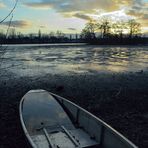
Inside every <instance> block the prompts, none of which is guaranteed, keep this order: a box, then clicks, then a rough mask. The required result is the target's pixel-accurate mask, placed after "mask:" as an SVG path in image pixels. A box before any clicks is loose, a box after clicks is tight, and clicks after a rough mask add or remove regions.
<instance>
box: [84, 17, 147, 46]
mask: <svg viewBox="0 0 148 148" xmlns="http://www.w3.org/2000/svg"><path fill="white" fill-rule="evenodd" d="M81 37H82V39H84V40H85V41H86V42H88V43H93V44H138V43H147V38H146V37H144V36H142V33H141V24H140V23H138V22H137V21H136V20H135V19H131V20H128V21H111V20H110V19H109V18H102V19H100V20H99V21H96V20H91V21H89V22H88V23H87V24H86V25H85V28H84V29H83V30H82V32H81Z"/></svg>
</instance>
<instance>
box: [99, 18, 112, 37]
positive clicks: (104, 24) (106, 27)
mask: <svg viewBox="0 0 148 148" xmlns="http://www.w3.org/2000/svg"><path fill="white" fill-rule="evenodd" d="M98 27H99V29H100V30H101V37H103V38H107V37H108V36H109V35H110V29H111V24H110V21H109V19H107V18H103V19H102V20H101V23H99V24H98Z"/></svg>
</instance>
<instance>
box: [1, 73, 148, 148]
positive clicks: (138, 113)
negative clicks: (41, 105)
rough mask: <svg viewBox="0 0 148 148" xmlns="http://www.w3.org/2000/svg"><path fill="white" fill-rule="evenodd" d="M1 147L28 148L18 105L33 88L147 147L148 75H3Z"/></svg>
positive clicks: (140, 145) (142, 147) (144, 147)
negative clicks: (63, 100)
mask: <svg viewBox="0 0 148 148" xmlns="http://www.w3.org/2000/svg"><path fill="white" fill-rule="evenodd" d="M0 77H1V79H0V96H1V97H0V105H1V106H0V116H1V122H0V127H1V132H0V137H1V142H2V143H1V147H2V148H20V147H21V148H26V147H27V146H26V141H25V137H24V134H23V131H22V129H21V125H20V120H19V112H18V111H19V110H18V107H19V102H20V100H21V98H22V97H23V95H24V94H25V93H26V92H27V91H29V90H31V89H45V90H48V91H50V92H53V93H56V94H58V95H60V96H63V97H65V98H67V99H69V100H71V101H73V102H75V103H76V104H78V105H80V106H81V107H84V108H85V109H87V110H88V111H90V112H92V113H93V114H95V115H96V116H98V117H99V118H101V119H103V120H104V121H105V122H107V123H108V124H110V125H111V126H112V127H113V128H115V129H116V130H118V131H119V132H121V133H122V134H123V135H124V136H126V137H127V138H129V139H130V140H131V141H132V142H134V143H135V144H136V145H138V146H139V147H140V148H147V147H148V134H147V133H148V124H147V123H148V91H147V90H148V74H147V72H139V73H116V74H87V75H85V74H83V75H80V74H79V75H78V74H75V75H51V74H47V75H45V76H42V77H41V76H40V77H17V76H16V75H13V74H12V73H8V72H7V71H6V72H3V73H1V75H0Z"/></svg>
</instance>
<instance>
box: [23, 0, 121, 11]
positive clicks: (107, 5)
mask: <svg viewBox="0 0 148 148" xmlns="http://www.w3.org/2000/svg"><path fill="white" fill-rule="evenodd" d="M24 5H25V6H28V7H33V8H44V7H45V6H46V7H50V8H53V9H55V10H56V11H57V12H61V13H62V12H63V13H65V12H78V11H83V12H93V11H95V10H97V9H103V10H106V11H113V10H116V9H118V8H119V5H120V1H119V0H89V1H87V0H62V2H61V0H42V1H41V2H30V3H24Z"/></svg>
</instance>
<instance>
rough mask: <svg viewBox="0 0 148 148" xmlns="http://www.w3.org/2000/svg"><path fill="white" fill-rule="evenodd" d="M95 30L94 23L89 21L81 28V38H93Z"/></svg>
mask: <svg viewBox="0 0 148 148" xmlns="http://www.w3.org/2000/svg"><path fill="white" fill-rule="evenodd" d="M95 31H96V23H95V22H93V21H90V22H88V23H87V24H86V26H85V28H84V29H83V30H82V32H81V36H82V38H84V39H87V40H90V39H95V38H96V35H95Z"/></svg>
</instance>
